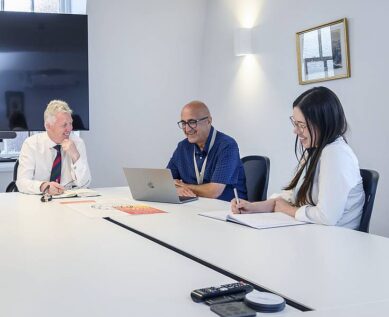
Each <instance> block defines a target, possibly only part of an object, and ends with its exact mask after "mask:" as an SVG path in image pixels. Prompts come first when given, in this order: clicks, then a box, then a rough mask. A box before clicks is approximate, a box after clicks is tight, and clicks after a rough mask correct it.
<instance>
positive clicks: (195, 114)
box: [181, 103, 212, 148]
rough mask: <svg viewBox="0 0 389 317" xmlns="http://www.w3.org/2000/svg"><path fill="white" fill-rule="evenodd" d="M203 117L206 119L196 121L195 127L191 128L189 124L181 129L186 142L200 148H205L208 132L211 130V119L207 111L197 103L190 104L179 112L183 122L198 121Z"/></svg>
mask: <svg viewBox="0 0 389 317" xmlns="http://www.w3.org/2000/svg"><path fill="white" fill-rule="evenodd" d="M205 117H206V119H204V120H201V121H198V122H197V123H196V124H195V127H191V126H190V125H189V124H186V125H185V128H184V129H183V131H184V134H185V136H186V137H187V138H188V141H189V142H190V143H196V144H197V145H198V146H199V147H200V148H203V147H204V146H205V143H206V142H207V138H208V135H209V131H210V130H211V123H212V118H211V115H210V114H209V111H208V109H207V108H205V107H203V106H201V105H199V104H197V103H190V104H188V105H186V106H185V107H184V108H183V109H182V111H181V120H182V121H185V122H188V121H190V120H199V119H203V118H205ZM192 126H193V125H192Z"/></svg>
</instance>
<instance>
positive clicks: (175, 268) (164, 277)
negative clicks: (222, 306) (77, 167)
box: [0, 193, 295, 317]
mask: <svg viewBox="0 0 389 317" xmlns="http://www.w3.org/2000/svg"><path fill="white" fill-rule="evenodd" d="M39 198H40V197H39V196H34V195H23V194H19V193H3V194H0V281H1V287H0V299H1V300H0V301H1V304H0V316H7V317H11V316H18V317H20V316H41V317H48V316H137V317H138V316H189V317H191V316H193V317H198V316H216V315H215V314H214V313H213V312H211V311H210V310H209V307H208V306H206V305H204V304H197V303H194V302H193V301H192V300H191V298H190V291H191V290H193V289H196V288H201V287H205V286H211V285H220V284H224V283H230V282H234V281H233V280H231V279H230V278H228V277H226V276H224V275H222V274H220V273H218V272H216V271H213V270H211V269H209V268H207V267H205V266H203V265H200V264H198V263H196V262H194V261H192V260H190V259H188V258H186V257H183V256H181V255H179V254H177V253H175V252H172V251H171V250H169V249H166V248H163V247H161V246H159V245H158V244H155V243H153V242H151V241H149V240H147V239H145V238H143V237H141V236H139V235H136V234H134V233H132V232H129V231H128V230H125V229H123V228H121V227H118V226H115V225H113V224H111V223H109V222H108V221H106V220H104V219H102V218H98V217H95V218H92V217H85V216H84V215H82V214H80V213H78V212H76V211H74V210H73V209H71V208H69V207H68V205H62V204H60V203H59V201H52V202H49V203H42V202H40V200H39ZM67 201H69V202H70V201H71V200H67ZM80 201H81V200H80ZM294 311H295V310H294V309H293V308H291V307H287V308H286V310H285V311H284V312H281V313H279V314H277V315H276V316H285V315H287V314H289V313H293V312H294Z"/></svg>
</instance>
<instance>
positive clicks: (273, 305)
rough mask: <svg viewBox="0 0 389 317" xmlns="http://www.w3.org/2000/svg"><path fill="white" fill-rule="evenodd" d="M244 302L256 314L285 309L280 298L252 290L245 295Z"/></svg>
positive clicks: (283, 301)
mask: <svg viewBox="0 0 389 317" xmlns="http://www.w3.org/2000/svg"><path fill="white" fill-rule="evenodd" d="M244 301H245V303H246V305H247V306H249V307H251V308H253V309H255V310H256V311H258V312H278V311H281V310H283V309H284V308H285V300H284V299H283V298H282V297H281V296H278V295H276V294H272V293H268V292H259V291H256V290H254V291H252V292H251V293H248V294H246V296H245V299H244Z"/></svg>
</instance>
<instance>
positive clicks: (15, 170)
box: [5, 160, 19, 193]
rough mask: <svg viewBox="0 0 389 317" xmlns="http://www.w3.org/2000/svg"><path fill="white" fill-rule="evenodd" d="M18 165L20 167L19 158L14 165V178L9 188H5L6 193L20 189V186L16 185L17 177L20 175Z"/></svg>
mask: <svg viewBox="0 0 389 317" xmlns="http://www.w3.org/2000/svg"><path fill="white" fill-rule="evenodd" d="M18 167H19V160H16V162H15V165H14V174H13V180H12V182H11V183H9V184H8V186H7V188H6V189H5V192H6V193H10V192H18V191H19V190H18V187H17V186H16V179H17V177H18Z"/></svg>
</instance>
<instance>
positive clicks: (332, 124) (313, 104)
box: [285, 87, 347, 207]
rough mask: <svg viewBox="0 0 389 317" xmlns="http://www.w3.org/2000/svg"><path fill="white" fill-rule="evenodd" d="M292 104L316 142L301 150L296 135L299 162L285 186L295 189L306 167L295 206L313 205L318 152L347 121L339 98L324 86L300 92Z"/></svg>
mask: <svg viewBox="0 0 389 317" xmlns="http://www.w3.org/2000/svg"><path fill="white" fill-rule="evenodd" d="M294 107H298V108H299V109H300V110H301V112H302V114H303V115H304V118H305V120H306V123H307V129H308V131H309V133H310V135H311V142H313V139H315V140H314V142H315V144H311V145H310V147H309V148H307V149H304V148H303V147H302V145H301V143H300V142H299V139H298V136H296V141H295V153H296V157H297V159H298V160H299V164H298V165H297V172H296V175H295V176H294V177H293V179H292V180H291V182H290V183H289V185H288V186H286V187H285V189H286V190H290V189H294V188H295V187H296V186H297V184H298V182H299V179H300V177H301V175H302V174H303V172H304V170H305V171H306V173H305V176H304V180H303V182H302V184H301V187H300V188H299V190H298V192H297V196H296V202H295V205H296V206H298V207H300V206H303V205H307V204H309V205H315V204H314V203H313V199H312V185H313V179H314V176H315V171H316V168H317V164H318V162H319V159H320V156H321V153H322V151H323V149H324V147H325V146H326V145H327V144H330V143H332V142H334V141H335V140H336V139H337V138H338V137H340V136H343V137H344V134H345V133H346V131H347V120H346V116H345V114H344V111H343V107H342V104H341V103H340V101H339V99H338V97H337V96H336V95H335V93H334V92H332V91H331V90H330V89H328V88H326V87H314V88H312V89H309V90H307V91H306V92H304V93H302V94H301V95H300V96H299V97H298V98H297V99H296V100H295V101H294V102H293V108H294ZM313 136H315V137H314V138H313ZM345 141H346V139H345ZM299 145H300V146H299ZM298 153H300V157H299V154H298Z"/></svg>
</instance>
